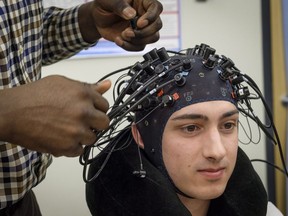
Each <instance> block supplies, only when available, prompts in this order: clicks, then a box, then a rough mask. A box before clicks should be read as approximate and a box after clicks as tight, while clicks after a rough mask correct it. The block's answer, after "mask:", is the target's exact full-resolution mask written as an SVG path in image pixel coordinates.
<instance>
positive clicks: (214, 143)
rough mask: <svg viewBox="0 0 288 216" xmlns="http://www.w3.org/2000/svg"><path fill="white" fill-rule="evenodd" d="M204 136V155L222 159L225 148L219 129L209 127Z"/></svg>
mask: <svg viewBox="0 0 288 216" xmlns="http://www.w3.org/2000/svg"><path fill="white" fill-rule="evenodd" d="M206 138H207V139H205V141H204V142H205V143H204V145H203V155H204V157H205V158H207V159H209V160H214V161H220V160H222V159H223V158H224V157H225V154H226V149H225V146H224V143H223V139H222V136H221V133H220V132H219V130H218V129H217V128H212V129H210V130H209V131H208V132H207V136H206Z"/></svg>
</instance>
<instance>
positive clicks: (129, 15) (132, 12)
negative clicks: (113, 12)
mask: <svg viewBox="0 0 288 216" xmlns="http://www.w3.org/2000/svg"><path fill="white" fill-rule="evenodd" d="M123 14H124V16H125V17H126V18H127V19H132V18H134V17H135V16H136V11H135V10H134V9H133V8H131V7H126V8H125V9H124V10H123Z"/></svg>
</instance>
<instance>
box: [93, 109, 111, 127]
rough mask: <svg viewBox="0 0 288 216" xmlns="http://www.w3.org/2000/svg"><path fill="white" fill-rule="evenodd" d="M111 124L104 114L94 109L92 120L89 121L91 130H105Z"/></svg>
mask: <svg viewBox="0 0 288 216" xmlns="http://www.w3.org/2000/svg"><path fill="white" fill-rule="evenodd" d="M109 123H110V119H109V117H108V116H107V115H106V114H105V113H104V112H102V111H100V110H97V109H94V110H93V111H92V112H91V115H90V118H89V119H88V124H89V125H90V128H93V129H95V130H104V129H106V128H107V127H108V126H109Z"/></svg>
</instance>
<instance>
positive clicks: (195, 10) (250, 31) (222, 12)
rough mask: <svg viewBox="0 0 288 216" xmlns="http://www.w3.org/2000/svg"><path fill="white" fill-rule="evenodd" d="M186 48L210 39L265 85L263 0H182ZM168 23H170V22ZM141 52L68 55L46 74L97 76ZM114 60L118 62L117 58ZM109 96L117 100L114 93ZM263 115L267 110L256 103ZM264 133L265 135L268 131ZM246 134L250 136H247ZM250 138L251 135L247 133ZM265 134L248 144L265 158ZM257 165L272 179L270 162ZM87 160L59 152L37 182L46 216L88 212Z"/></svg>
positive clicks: (74, 215)
mask: <svg viewBox="0 0 288 216" xmlns="http://www.w3.org/2000/svg"><path fill="white" fill-rule="evenodd" d="M181 4H182V7H181V8H182V11H181V19H182V20H181V24H182V26H181V30H182V48H188V47H193V46H194V45H196V44H200V43H202V42H203V43H206V44H209V45H210V46H212V47H213V48H215V49H216V50H217V52H218V53H219V54H224V55H226V56H228V57H230V58H231V59H232V60H233V61H234V62H235V63H236V65H237V67H238V68H239V69H240V70H242V71H243V72H245V73H247V74H249V75H250V76H251V77H253V78H254V79H255V81H256V82H257V83H258V84H259V86H260V88H261V89H262V88H263V81H262V79H263V77H262V36H261V2H260V0H253V1H251V0H241V1H239V0H207V2H206V3H199V2H197V1H196V0H181ZM164 24H165V23H164ZM138 60H142V57H141V56H134V57H117V58H115V57H113V58H94V59H80V60H79V59H78V60H75V59H74V60H67V61H63V62H61V63H57V64H55V65H53V66H49V67H45V68H44V69H43V76H47V75H50V74H61V75H65V76H68V77H71V78H73V79H77V80H81V81H86V82H93V81H97V80H98V79H99V78H100V77H102V76H103V75H104V74H106V73H108V72H111V71H114V70H116V69H119V68H121V67H124V66H128V65H131V64H133V63H135V62H136V61H138ZM111 62H113V64H111ZM106 97H108V98H109V100H110V101H112V100H111V99H110V98H111V94H110V93H108V94H106ZM256 112H258V113H259V116H260V117H261V116H262V115H263V110H262V109H261V108H258V107H257V108H256ZM263 137H264V136H263ZM243 139H244V138H243ZM246 140H247V139H246ZM264 141H265V140H264V139H263V138H262V141H261V142H260V143H259V144H258V145H254V144H250V145H248V146H243V145H241V144H240V145H241V146H243V148H244V150H245V151H246V152H247V154H248V155H249V156H250V157H251V158H261V159H265V148H264V145H265V142H264ZM255 167H256V169H257V171H258V173H259V175H260V177H261V178H262V179H263V181H264V183H265V185H266V177H265V175H266V173H265V165H264V164H259V163H257V164H255ZM84 189H85V187H84V182H83V180H82V166H81V165H80V164H79V162H78V158H63V157H62V158H55V159H54V163H53V164H52V165H51V167H50V169H49V170H48V173H47V177H46V179H45V180H44V182H42V183H41V184H40V185H39V186H38V187H37V188H35V191H36V195H37V197H38V200H39V203H40V206H41V208H42V211H43V216H48V215H53V216H65V215H70V216H79V215H81V216H88V215H90V214H89V211H88V209H87V207H86V202H85V191H84Z"/></svg>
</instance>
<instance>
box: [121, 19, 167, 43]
mask: <svg viewBox="0 0 288 216" xmlns="http://www.w3.org/2000/svg"><path fill="white" fill-rule="evenodd" d="M162 27H163V23H162V20H161V19H160V18H159V19H157V20H156V21H155V22H153V23H151V24H150V25H149V26H147V27H145V28H141V29H140V28H138V29H135V30H134V35H135V36H134V38H132V39H137V40H139V39H141V38H145V37H148V36H152V35H156V34H159V31H160V30H161V28H162ZM130 31H131V30H130ZM123 34H131V33H130V32H129V30H128V29H127V30H125V31H123V33H122V35H123Z"/></svg>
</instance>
